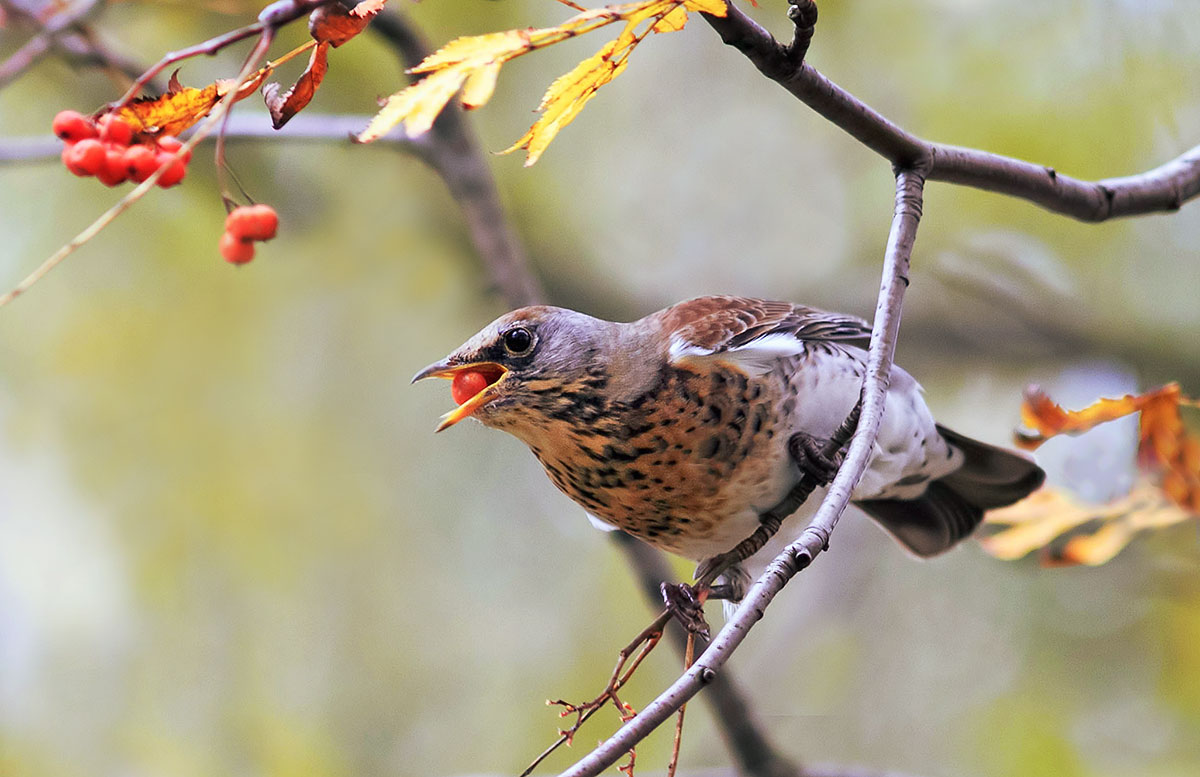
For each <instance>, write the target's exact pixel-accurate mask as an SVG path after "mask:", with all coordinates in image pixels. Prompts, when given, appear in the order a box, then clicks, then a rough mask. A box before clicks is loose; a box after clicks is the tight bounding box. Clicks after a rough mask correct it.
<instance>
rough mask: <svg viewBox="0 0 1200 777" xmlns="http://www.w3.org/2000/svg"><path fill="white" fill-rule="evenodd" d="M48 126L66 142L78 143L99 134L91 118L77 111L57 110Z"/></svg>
mask: <svg viewBox="0 0 1200 777" xmlns="http://www.w3.org/2000/svg"><path fill="white" fill-rule="evenodd" d="M50 128H51V129H52V130H53V131H54V134H55V135H58V136H59V137H60V138H62V139H63V140H64V141H66V142H67V143H78V142H79V141H81V140H87V139H88V138H94V137H96V136H97V135H99V134H100V132H99V130H97V129H96V125H95V124H93V123H92V120H91V119H89V118H88V117H86V116H84V115H83V114H82V113H79V112H78V111H59V112H58V115H56V116H55V117H54V121H53V123H51V125H50Z"/></svg>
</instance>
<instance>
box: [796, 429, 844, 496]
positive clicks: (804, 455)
mask: <svg viewBox="0 0 1200 777" xmlns="http://www.w3.org/2000/svg"><path fill="white" fill-rule="evenodd" d="M826 442H827V441H825V440H821V439H818V438H816V437H813V436H812V435H810V434H805V433H804V432H796V433H795V434H793V435H792V436H791V437H790V438H789V439H788V454H789V455H790V456H791V457H792V461H794V462H796V466H797V467H799V468H800V471H801V472H803V473H804V474H805V475H806V476H807V477H810V478H812V480H813V482H814V483H816V484H817V485H818V486H827V485H829V483H830V482H831V481H832V480H833V477H834V475H836V474H837V471H838V467H840V466H841V465H842V454H841V453H838V454H835V455H833V456H830V455H828V454H827V453H826V452H825V450H824V448H825V445H826Z"/></svg>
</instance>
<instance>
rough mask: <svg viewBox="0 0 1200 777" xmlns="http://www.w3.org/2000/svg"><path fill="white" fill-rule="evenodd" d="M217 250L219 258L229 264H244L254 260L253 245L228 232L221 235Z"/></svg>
mask: <svg viewBox="0 0 1200 777" xmlns="http://www.w3.org/2000/svg"><path fill="white" fill-rule="evenodd" d="M219 248H220V249H221V256H223V257H225V261H227V262H229V263H230V264H245V263H246V262H248V261H250V260H251V259H253V258H254V243H251V242H250V241H249V240H241V239H240V238H238V237H237V235H233V234H231V233H229V232H225V233H222V235H221V242H220V243H219Z"/></svg>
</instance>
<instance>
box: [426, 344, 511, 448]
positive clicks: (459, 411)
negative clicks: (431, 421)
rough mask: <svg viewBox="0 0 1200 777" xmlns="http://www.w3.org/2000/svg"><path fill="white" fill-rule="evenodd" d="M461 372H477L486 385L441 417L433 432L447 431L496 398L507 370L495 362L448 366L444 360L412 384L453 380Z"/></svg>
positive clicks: (431, 367)
mask: <svg viewBox="0 0 1200 777" xmlns="http://www.w3.org/2000/svg"><path fill="white" fill-rule="evenodd" d="M461 372H479V373H482V374H483V375H484V376H485V377H486V378H487V381H488V382H487V385H486V386H484V387H483V389H482V390H481V391H480V392H479V393H478V394H476V395H475V396H473V397H471V398H470V399H468V400H467V401H466V402H463V403H462V404H461V405H459V406H458V407H456V408H454V409H453V410H451V411H450V412H449V413H446V414H445V415H443V416H442V418H441V421H440V422H439V423H438V425H437V428H436V429H434V432H440V431H442V430H443V429H449V428H450V427H451V426H454V425H455V424H456V423H458V422H459V421H461V420H463V419H464V418H466V417H467V416H469V415H471V414H472V413H474V412H475V411H476V410H478V409H479V408H481V407H483V406H484V405H486V404H487V403H488V402H491V401H492V400H493V399H495V398H496V392H495V390H494V389H495V388H496V386H498V385H499V384H500V381H502V380H504V376H505V375H507V374H508V369H507V368H505V367H503V366H501V365H499V364H496V363H495V362H470V363H467V364H450V363H449V362H448V361H446V360H444V359H443V360H442V361H440V362H434V363H433V364H431V365H429V366H428V367H426V368H425V369H423V370H421V371H420V372H418V373H417V374H416V375H415V376H413V379H412V382H413V383H416V382H417V381H418V380H425V379H426V378H446V379H448V380H453V379H454V377H455V376H456V375H458V374H459V373H461Z"/></svg>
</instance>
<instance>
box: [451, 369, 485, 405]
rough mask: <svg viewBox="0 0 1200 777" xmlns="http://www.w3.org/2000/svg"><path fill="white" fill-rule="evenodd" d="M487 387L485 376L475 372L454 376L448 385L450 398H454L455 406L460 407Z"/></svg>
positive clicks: (469, 371)
mask: <svg viewBox="0 0 1200 777" xmlns="http://www.w3.org/2000/svg"><path fill="white" fill-rule="evenodd" d="M487 387H488V379H487V376H486V375H484V374H483V373H482V372H476V371H475V370H467V371H465V372H460V373H458V374H456V375H455V376H454V381H453V382H452V383H451V384H450V396H452V397H454V401H455V403H456V404H459V405H461V404H463V403H464V402H466V401H467V400H469V399H471V398H472V397H474V396H475V395H476V394H478V393H479V392H480V391H483V390H484V389H485V388H487Z"/></svg>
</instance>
